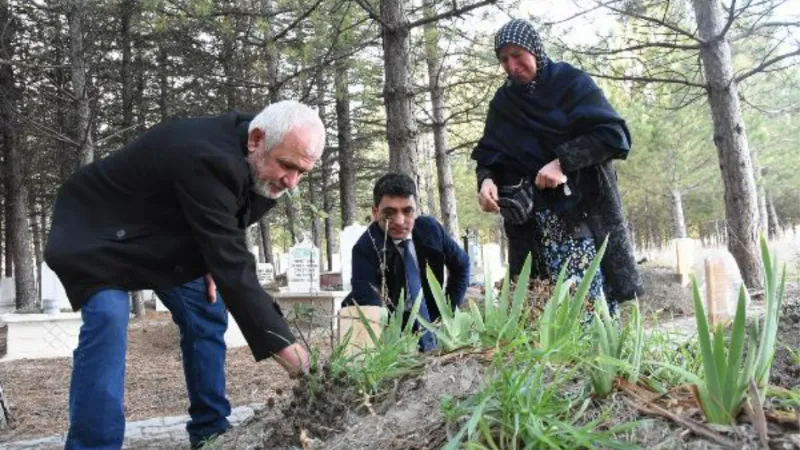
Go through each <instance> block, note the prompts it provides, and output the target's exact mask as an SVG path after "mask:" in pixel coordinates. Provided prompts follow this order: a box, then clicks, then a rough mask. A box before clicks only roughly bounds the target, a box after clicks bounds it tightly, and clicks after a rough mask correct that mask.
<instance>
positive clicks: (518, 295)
mask: <svg viewBox="0 0 800 450" xmlns="http://www.w3.org/2000/svg"><path fill="white" fill-rule="evenodd" d="M531 264H532V261H531V257H530V255H529V256H528V258H527V259H526V260H525V264H524V265H523V267H522V270H521V271H520V275H519V277H518V282H517V286H516V288H515V289H514V295H513V297H512V295H511V292H510V291H511V289H510V282H509V277H508V274H506V278H505V281H504V283H503V289H502V291H501V292H500V295H499V297H498V298H497V301H496V302H495V299H494V294H493V293H492V290H491V289H486V296H485V300H484V305H483V312H481V310H480V309H479V308H478V306H477V305H475V304H474V303H473V304H471V305H470V307H469V309H468V310H466V311H465V310H462V309H461V308H456V309H455V310H453V308H452V307H451V306H450V304H449V303H448V302H447V300H446V299H445V296H444V293H443V292H442V287H441V285H440V284H439V281H438V280H437V279H436V277H435V276H434V274H433V272H432V271H431V270H430V268H428V271H427V276H428V284H429V285H430V287H431V293H432V294H433V298H434V301H435V302H436V306H437V307H438V308H439V312H440V313H441V317H440V326H436V325H435V324H431V323H429V322H427V321H425V320H424V319H418V320H419V322H420V324H421V325H422V326H423V327H425V329H427V330H429V331H431V332H433V333H434V334H435V335H436V337H437V339H438V340H439V343H440V344H441V345H442V348H443V350H445V351H452V350H455V349H458V348H462V347H471V346H476V345H479V344H484V345H491V346H494V345H497V343H498V342H500V341H505V342H508V341H510V340H512V339H515V338H518V337H519V336H520V335H521V334H524V333H525V330H524V327H522V326H521V318H522V317H523V306H524V304H525V299H526V295H527V293H528V290H527V286H528V280H529V279H530V273H531ZM486 280H487V286H488V285H489V284H488V283H489V277H488V275H487V277H486Z"/></svg>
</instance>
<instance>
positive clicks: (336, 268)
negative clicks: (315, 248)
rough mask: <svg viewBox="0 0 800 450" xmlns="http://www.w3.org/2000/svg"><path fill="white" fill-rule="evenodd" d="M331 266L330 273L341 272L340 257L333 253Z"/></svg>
mask: <svg viewBox="0 0 800 450" xmlns="http://www.w3.org/2000/svg"><path fill="white" fill-rule="evenodd" d="M331 259H332V261H331V262H332V264H331V272H341V271H342V255H341V254H339V253H334V254H333V257H332V258H331Z"/></svg>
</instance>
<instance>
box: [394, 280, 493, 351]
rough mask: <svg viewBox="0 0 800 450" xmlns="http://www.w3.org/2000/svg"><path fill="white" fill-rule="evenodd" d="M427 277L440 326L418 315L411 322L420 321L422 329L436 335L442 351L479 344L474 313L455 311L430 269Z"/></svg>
mask: <svg viewBox="0 0 800 450" xmlns="http://www.w3.org/2000/svg"><path fill="white" fill-rule="evenodd" d="M426 275H427V277H428V284H429V285H430V288H431V294H433V300H434V301H435V302H436V306H437V307H438V308H439V315H440V317H439V321H440V326H436V325H435V324H432V323H430V322H428V321H427V320H425V319H423V318H421V317H418V314H416V313H412V314H411V316H410V319H409V321H413V320H418V321H419V324H420V325H421V326H422V327H424V328H425V329H426V330H428V331H430V332H431V333H433V334H435V335H436V339H437V340H438V341H439V345H440V347H441V349H442V350H444V351H446V352H447V351H452V350H455V349H458V348H462V347H470V346H473V345H475V344H477V343H478V335H477V332H476V329H475V326H476V325H477V323H476V321H475V315H474V314H473V311H472V310H470V311H463V310H461V309H460V308H455V309H454V308H453V307H452V306H451V305H450V303H449V302H448V301H447V299H446V298H445V295H444V292H443V291H442V286H441V285H440V284H439V280H437V279H436V276H435V275H434V274H433V271H431V268H430V267H428V268H427V273H426ZM420 298H421V297H420ZM478 317H479V316H478Z"/></svg>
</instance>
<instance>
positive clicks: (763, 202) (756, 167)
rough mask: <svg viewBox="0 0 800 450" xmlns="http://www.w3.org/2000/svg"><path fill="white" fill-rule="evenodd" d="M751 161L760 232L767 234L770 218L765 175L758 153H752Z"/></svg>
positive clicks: (755, 151)
mask: <svg viewBox="0 0 800 450" xmlns="http://www.w3.org/2000/svg"><path fill="white" fill-rule="evenodd" d="M750 159H751V161H752V163H753V178H754V179H755V183H756V201H757V204H758V227H759V231H760V232H762V233H765V232H766V231H767V228H768V227H769V217H768V213H767V193H766V191H765V190H764V173H763V171H762V170H761V164H759V162H758V151H757V150H753V151H751V153H750Z"/></svg>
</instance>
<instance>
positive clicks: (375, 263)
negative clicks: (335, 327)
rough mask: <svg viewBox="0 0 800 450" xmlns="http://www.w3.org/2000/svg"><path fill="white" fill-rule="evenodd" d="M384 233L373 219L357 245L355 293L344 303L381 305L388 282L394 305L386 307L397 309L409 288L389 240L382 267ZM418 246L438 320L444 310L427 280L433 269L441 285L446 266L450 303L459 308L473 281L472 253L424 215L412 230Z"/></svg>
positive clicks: (399, 257)
mask: <svg viewBox="0 0 800 450" xmlns="http://www.w3.org/2000/svg"><path fill="white" fill-rule="evenodd" d="M384 236H385V235H384V232H383V231H382V230H381V229H380V227H379V226H378V224H377V222H372V224H370V226H369V228H368V229H367V231H366V232H364V234H363V235H361V237H360V238H359V239H358V241H357V242H356V245H355V246H353V277H352V282H351V284H352V289H353V290H352V292H351V293H350V294H349V295H348V296H347V298H345V300H344V301H343V302H342V303H343V305H344V306H348V305H353V304H359V305H374V306H381V305H383V303H384V302H382V301H381V295H380V292H381V289H382V286H383V281H384V280H385V281H386V290H387V291H388V298H389V300H390V302H391V303H390V304H387V305H386V306H387V307H388V308H389V310H390V311H394V310H395V307H396V306H397V305H398V302H399V299H400V291H401V290H404V291H405V286H406V284H405V283H406V275H405V267H404V265H403V259H402V258H403V257H402V255H400V252H399V251H398V250H397V247H396V246H395V245H394V242H392V241H391V239H390V240H389V242H388V243H387V245H386V266H385V268H383V269H382V268H381V264H380V257H379V256H380V254H381V253H383V242H384ZM411 239H412V240H413V241H414V249H415V251H416V254H417V261H418V263H419V269H420V276H421V278H422V280H421V281H422V291H423V293H424V294H423V295H424V296H425V301H426V305H427V306H428V311H429V313H430V315H431V320H432V321H436V320H437V319H438V318H439V317H440V316H441V313H440V312H439V308H438V307H437V306H436V301H435V300H434V298H433V294H432V293H431V287H430V284H429V283H428V279H427V269H428V268H430V269H431V271H432V272H433V274H434V276H435V277H436V279H437V280H438V282H439V284H440V285H441V284H442V282H443V280H444V269H445V267H447V271H448V278H447V287H446V288H445V295H446V297H447V298H448V299H449V301H450V305H451V306H452V307H453V308H455V307H456V306H458V305H460V304H461V302H462V301H463V300H464V294H465V293H466V291H467V285H468V284H469V256H467V253H466V252H465V251H464V250H463V249H462V248H461V247H459V245H458V243H457V242H456V241H455V240H453V238H452V237H450V235H449V234H448V233H447V232H446V231H445V229H444V227H442V225H441V224H440V223H439V222H438V221H436V219H434V218H432V217H428V216H420V217H418V218H417V220H416V222H415V223H414V229H413V231H412V232H411Z"/></svg>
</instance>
